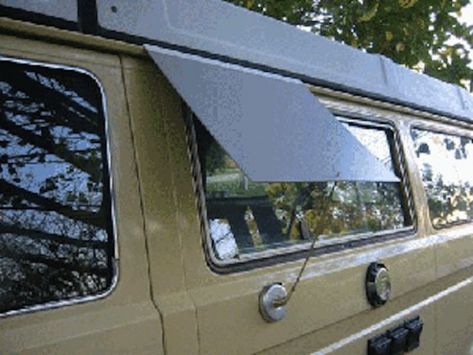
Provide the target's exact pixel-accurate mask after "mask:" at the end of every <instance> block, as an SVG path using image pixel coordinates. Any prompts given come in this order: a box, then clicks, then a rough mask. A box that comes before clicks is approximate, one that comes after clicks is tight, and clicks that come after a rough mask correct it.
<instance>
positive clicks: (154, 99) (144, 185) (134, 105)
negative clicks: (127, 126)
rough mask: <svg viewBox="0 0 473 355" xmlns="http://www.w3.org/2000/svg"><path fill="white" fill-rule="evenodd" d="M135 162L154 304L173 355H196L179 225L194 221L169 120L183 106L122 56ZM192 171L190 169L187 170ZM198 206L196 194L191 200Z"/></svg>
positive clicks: (151, 73)
mask: <svg viewBox="0 0 473 355" xmlns="http://www.w3.org/2000/svg"><path fill="white" fill-rule="evenodd" d="M123 68H124V79H125V85H126V94H127V100H128V102H129V108H130V116H131V120H132V130H133V135H134V141H135V145H136V158H137V164H138V171H139V179H140V188H141V193H142V199H143V210H144V218H145V228H146V235H147V246H148V250H149V255H150V277H151V284H152V289H153V300H154V302H155V303H156V305H157V307H158V308H159V310H160V312H161V314H162V321H163V328H164V335H165V340H164V342H165V349H166V352H167V353H168V354H196V353H197V352H198V347H199V344H198V334H197V322H196V310H195V307H194V303H193V301H192V299H191V297H190V296H189V294H188V293H187V289H186V275H185V273H184V263H185V258H186V255H185V254H183V243H184V242H185V241H183V238H182V236H181V235H180V233H179V226H180V225H181V224H182V223H186V220H187V219H188V218H191V217H193V216H195V209H194V210H191V211H184V210H183V209H182V208H181V207H180V206H179V205H178V201H176V198H177V196H176V194H175V189H176V179H178V177H176V170H177V169H178V167H183V166H185V165H184V164H186V163H187V161H186V160H182V159H180V157H179V156H178V155H177V154H176V153H175V150H176V149H185V142H181V141H178V140H176V139H175V137H173V135H172V134H173V133H172V131H171V130H170V129H169V127H168V125H169V121H171V122H173V121H179V120H181V119H182V118H181V117H182V116H181V105H182V102H181V100H180V98H179V97H178V95H177V94H176V93H175V92H174V90H173V89H172V88H171V87H170V85H169V84H168V82H167V81H166V80H165V78H164V77H163V75H162V74H161V73H159V71H158V70H156V68H155V66H154V65H153V64H152V63H151V62H150V61H144V60H140V59H136V58H130V57H123ZM187 168H189V167H187ZM186 198H187V199H188V200H189V201H193V200H194V197H193V195H192V194H191V195H189V196H186Z"/></svg>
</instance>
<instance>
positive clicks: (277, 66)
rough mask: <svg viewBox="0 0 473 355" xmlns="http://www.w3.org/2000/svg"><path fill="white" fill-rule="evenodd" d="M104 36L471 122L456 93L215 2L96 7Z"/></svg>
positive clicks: (472, 114)
mask: <svg viewBox="0 0 473 355" xmlns="http://www.w3.org/2000/svg"><path fill="white" fill-rule="evenodd" d="M97 15H98V23H99V25H100V27H101V28H102V29H104V30H105V31H113V33H123V34H126V35H128V36H130V35H131V36H137V37H138V38H141V39H142V41H144V42H146V40H149V41H148V42H150V41H151V42H153V41H154V43H156V44H165V45H166V46H176V47H177V48H179V50H183V51H190V52H192V51H200V52H202V53H205V55H206V56H207V55H208V56H211V57H212V56H219V57H222V58H228V59H231V61H234V62H235V61H237V62H241V63H244V64H243V65H245V66H247V65H248V66H252V67H261V66H263V67H265V68H266V69H269V71H277V72H285V73H287V74H288V75H289V76H294V77H298V78H302V79H303V80H304V81H307V82H311V83H316V84H321V85H324V86H328V87H331V88H334V89H339V90H343V91H347V92H352V93H358V94H362V95H366V96H370V97H374V98H379V99H383V100H388V101H391V102H396V103H400V104H404V105H408V106H411V107H416V108H421V109H424V110H426V111H430V112H435V113H441V114H444V115H447V116H450V117H456V118H459V119H463V120H469V121H472V120H473V97H472V96H471V95H470V94H469V93H468V92H467V91H465V90H463V89H460V88H459V87H457V86H454V85H450V84H446V83H443V82H441V81H439V80H436V79H434V78H431V77H428V76H426V75H421V74H417V73H414V72H412V71H411V70H409V69H406V68H404V67H401V66H400V65H397V64H395V63H394V62H392V61H391V60H389V59H387V58H385V57H383V56H379V55H373V54H367V53H364V52H362V51H360V50H357V49H354V48H352V47H349V46H346V45H343V44H340V43H337V42H334V41H331V40H329V39H327V38H324V37H321V36H317V35H314V34H312V33H308V32H304V31H301V30H299V29H297V28H296V27H294V26H291V25H288V24H286V23H283V22H281V21H276V20H274V19H271V18H269V17H265V16H262V15H260V14H257V13H254V12H251V11H248V10H246V9H243V8H240V7H236V6H234V5H232V4H229V3H226V2H224V1H221V0H142V1H134V0H121V1H116V0H101V1H98V2H97Z"/></svg>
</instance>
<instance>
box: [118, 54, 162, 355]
mask: <svg viewBox="0 0 473 355" xmlns="http://www.w3.org/2000/svg"><path fill="white" fill-rule="evenodd" d="M119 58H120V72H121V76H122V82H123V89H124V91H125V106H126V111H127V114H128V125H129V128H130V136H131V142H132V150H133V157H134V162H133V163H134V164H133V165H134V168H135V173H136V176H137V178H138V194H139V201H140V211H141V218H142V221H143V236H144V237H145V238H144V239H145V250H146V264H147V272H148V284H149V294H150V297H151V303H152V304H153V307H154V308H155V309H156V311H157V312H158V315H159V319H160V321H161V338H162V339H161V341H162V346H163V350H164V353H165V354H167V350H166V342H165V336H164V332H165V327H164V319H163V315H162V313H161V311H160V310H159V307H158V306H157V304H156V303H155V299H154V293H153V285H152V283H151V263H150V260H149V255H150V252H149V245H148V237H147V233H146V230H147V229H146V218H145V211H144V204H143V195H142V190H141V183H140V181H141V179H140V172H139V168H138V157H137V154H136V144H135V134H134V130H133V124H132V118H131V109H130V104H129V101H128V99H129V95H128V89H127V84H126V80H125V67H124V63H123V57H122V56H121V55H120V56H119Z"/></svg>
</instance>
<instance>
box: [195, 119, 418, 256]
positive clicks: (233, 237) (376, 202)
mask: <svg viewBox="0 0 473 355" xmlns="http://www.w3.org/2000/svg"><path fill="white" fill-rule="evenodd" d="M194 122H195V127H196V134H197V142H198V153H199V159H200V164H201V170H202V178H203V188H204V190H205V198H206V208H207V211H206V212H207V217H208V229H209V231H208V232H209V235H210V239H211V243H212V248H213V250H214V254H215V255H216V257H217V258H218V259H220V260H232V259H237V258H238V257H239V256H242V255H244V254H250V253H255V252H259V251H263V250H267V249H274V248H280V247H286V246H290V245H295V244H299V243H305V242H307V241H308V240H311V239H312V236H313V235H316V236H319V237H318V238H319V240H334V241H336V240H337V239H340V237H342V236H346V235H348V234H350V235H352V234H361V233H369V232H378V231H381V230H395V229H399V228H402V227H405V226H407V225H408V224H409V223H410V222H409V221H408V218H407V217H406V215H405V213H404V209H403V206H402V203H403V202H402V198H401V190H400V184H399V183H383V182H347V181H339V182H333V181H329V182H301V183H286V182H274V183H254V182H252V181H251V180H249V179H248V177H247V176H245V174H244V173H243V172H242V170H241V169H240V168H239V167H238V166H237V165H236V164H235V162H234V161H233V160H232V159H231V158H230V157H229V156H228V155H227V154H226V153H225V151H223V150H222V148H221V147H220V146H219V144H218V143H217V142H216V141H215V140H214V139H213V138H212V137H211V136H210V134H209V133H208V132H207V131H206V130H205V128H204V127H203V126H202V125H201V124H200V123H199V122H198V121H197V120H194ZM347 127H348V128H349V129H350V130H351V132H352V133H353V134H354V135H355V136H356V137H357V138H358V139H359V140H360V141H361V142H362V143H363V144H364V145H365V146H366V147H367V148H368V149H369V150H370V151H371V152H372V153H373V154H374V155H375V156H376V157H377V158H378V159H379V160H380V161H382V162H383V163H384V164H385V165H386V166H387V167H389V168H390V169H391V170H394V164H393V160H392V158H391V143H392V134H391V131H390V130H386V129H383V128H372V127H371V128H369V127H366V126H360V125H348V124H347Z"/></svg>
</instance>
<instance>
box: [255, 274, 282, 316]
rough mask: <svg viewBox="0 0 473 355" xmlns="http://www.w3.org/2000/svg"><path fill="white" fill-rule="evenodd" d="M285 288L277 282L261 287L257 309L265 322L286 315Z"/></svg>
mask: <svg viewBox="0 0 473 355" xmlns="http://www.w3.org/2000/svg"><path fill="white" fill-rule="evenodd" d="M286 300H287V291H286V288H285V287H284V286H283V285H281V284H278V283H275V284H271V285H268V286H266V287H265V288H263V289H262V290H261V292H260V294H259V311H260V313H261V316H262V317H263V319H264V320H265V321H266V322H277V321H279V320H281V319H283V318H284V316H285V315H286Z"/></svg>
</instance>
